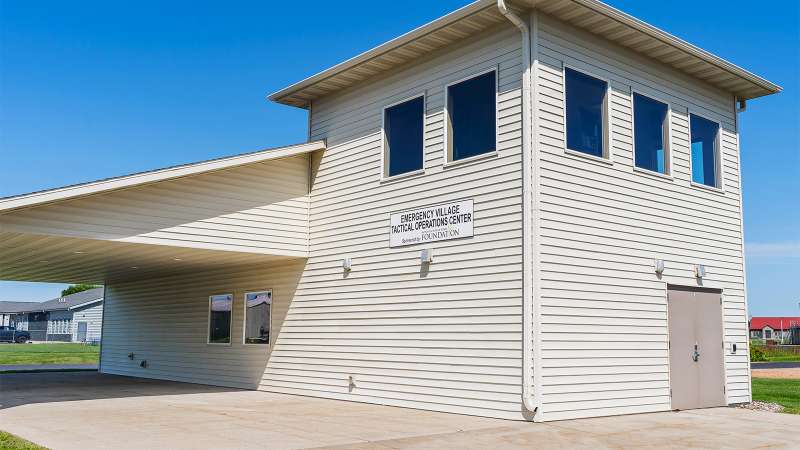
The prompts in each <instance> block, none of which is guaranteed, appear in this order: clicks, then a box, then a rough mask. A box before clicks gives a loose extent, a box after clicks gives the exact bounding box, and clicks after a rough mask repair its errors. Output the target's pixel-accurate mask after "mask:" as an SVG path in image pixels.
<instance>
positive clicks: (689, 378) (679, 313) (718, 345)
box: [667, 286, 726, 409]
mask: <svg viewBox="0 0 800 450" xmlns="http://www.w3.org/2000/svg"><path fill="white" fill-rule="evenodd" d="M721 299H722V296H721V294H720V293H719V292H709V291H703V290H698V289H692V288H681V287H673V286H670V287H669V291H668V297H667V309H668V314H669V341H670V346H669V379H670V388H671V391H672V409H694V408H708V407H712V406H724V405H725V404H726V401H725V367H724V361H723V349H722V341H723V337H722V304H721Z"/></svg>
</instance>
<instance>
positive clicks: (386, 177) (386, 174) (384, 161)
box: [253, 91, 428, 345]
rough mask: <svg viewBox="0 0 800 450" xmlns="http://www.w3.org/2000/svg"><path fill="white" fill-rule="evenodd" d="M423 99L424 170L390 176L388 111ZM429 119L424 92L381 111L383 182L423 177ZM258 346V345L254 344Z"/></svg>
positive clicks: (423, 168) (426, 98) (385, 107)
mask: <svg viewBox="0 0 800 450" xmlns="http://www.w3.org/2000/svg"><path fill="white" fill-rule="evenodd" d="M420 97H422V168H421V169H417V170H412V171H410V172H405V173H399V174H397V175H392V176H389V166H388V162H389V160H388V159H387V158H386V156H387V155H386V152H387V150H388V149H387V143H388V140H387V136H386V110H387V109H389V108H391V107H393V106H397V105H401V104H403V103H405V102H408V101H411V100H415V99H418V98H420ZM427 119H428V97H427V92H426V91H423V92H422V93H420V94H415V95H412V96H410V97H406V98H404V99H402V100H399V101H396V102H394V103H390V104H388V105H386V106H384V107H383V109H381V177H380V180H381V182H384V181H394V180H399V179H402V178H409V177H413V176H415V175H422V174H424V173H425V169H426V164H425V159H426V158H425V134H426V133H427V132H428V126H427V124H426V122H427ZM253 345H256V344H253Z"/></svg>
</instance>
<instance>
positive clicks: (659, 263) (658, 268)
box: [653, 259, 664, 275]
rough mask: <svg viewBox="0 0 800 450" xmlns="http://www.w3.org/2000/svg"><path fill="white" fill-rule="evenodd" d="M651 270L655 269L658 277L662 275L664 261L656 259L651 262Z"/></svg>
mask: <svg viewBox="0 0 800 450" xmlns="http://www.w3.org/2000/svg"><path fill="white" fill-rule="evenodd" d="M653 268H654V269H655V271H656V273H657V274H658V275H661V274H663V273H664V260H663V259H656V260H654V261H653Z"/></svg>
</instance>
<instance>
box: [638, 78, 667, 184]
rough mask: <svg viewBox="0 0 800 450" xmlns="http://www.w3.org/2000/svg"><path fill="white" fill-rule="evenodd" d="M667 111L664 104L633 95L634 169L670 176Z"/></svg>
mask: <svg viewBox="0 0 800 450" xmlns="http://www.w3.org/2000/svg"><path fill="white" fill-rule="evenodd" d="M668 114H669V107H668V106H667V104H666V103H662V102H659V101H657V100H653V99H652V98H649V97H645V96H644V95H640V94H636V93H634V94H633V136H634V146H635V148H634V153H635V154H636V167H639V168H641V169H646V170H649V171H652V172H658V173H663V174H667V173H669V170H670V168H669V151H670V149H669V119H668V117H667V115H668Z"/></svg>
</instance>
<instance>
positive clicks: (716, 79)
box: [269, 0, 781, 108]
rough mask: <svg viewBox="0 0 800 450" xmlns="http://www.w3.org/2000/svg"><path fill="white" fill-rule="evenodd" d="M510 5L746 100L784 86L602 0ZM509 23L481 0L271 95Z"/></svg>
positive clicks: (309, 89)
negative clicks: (536, 11)
mask: <svg viewBox="0 0 800 450" xmlns="http://www.w3.org/2000/svg"><path fill="white" fill-rule="evenodd" d="M509 3H513V4H514V6H516V7H518V8H536V9H539V10H540V11H542V12H544V13H546V14H549V15H552V16H554V17H556V18H558V19H560V20H562V21H564V22H567V23H570V24H572V25H574V26H577V27H579V28H583V29H586V30H587V31H589V32H592V33H594V34H597V35H599V36H602V37H603V38H605V39H608V40H610V41H612V42H615V43H617V44H620V45H622V46H625V47H628V48H630V49H632V50H634V51H637V52H639V53H642V54H644V55H646V56H648V57H650V58H653V59H655V60H657V61H660V62H662V63H664V64H667V65H669V66H672V67H674V68H676V69H678V70H681V71H683V72H685V73H687V74H689V75H691V76H694V77H696V78H699V79H701V80H704V81H706V82H708V83H710V84H712V85H715V86H717V87H719V88H721V89H724V90H726V91H728V92H731V93H733V94H735V95H736V96H738V97H740V98H745V99H750V98H755V97H760V96H764V95H769V94H774V93H777V92H780V90H781V87H780V86H777V85H775V84H773V83H771V82H769V81H767V80H765V79H763V78H761V77H759V76H757V75H755V74H753V73H750V72H748V71H747V70H745V69H742V68H741V67H738V66H736V65H734V64H732V63H730V62H728V61H726V60H724V59H722V58H720V57H718V56H715V55H713V54H711V53H709V52H707V51H705V50H703V49H701V48H698V47H696V46H694V45H692V44H689V43H688V42H686V41H684V40H682V39H679V38H677V37H675V36H673V35H671V34H669V33H667V32H665V31H662V30H660V29H658V28H656V27H654V26H652V25H650V24H647V23H645V22H643V21H641V20H639V19H637V18H635V17H633V16H631V15H629V14H626V13H624V12H622V11H620V10H618V9H615V8H612V7H610V6H608V5H606V4H605V3H602V2H600V1H598V0H513V2H509ZM505 21H506V19H505V18H504V17H503V16H502V15H501V14H500V12H499V11H498V9H497V6H496V0H478V1H476V2H474V3H471V4H469V5H467V6H465V7H463V8H461V9H458V10H456V11H454V12H452V13H450V14H447V15H446V16H443V17H441V18H439V19H436V20H434V21H433V22H430V23H428V24H426V25H424V26H422V27H419V28H417V29H415V30H413V31H411V32H409V33H406V34H404V35H402V36H400V37H398V38H396V39H393V40H391V41H389V42H386V43H384V44H382V45H379V46H378V47H375V48H373V49H372V50H369V51H367V52H364V53H362V54H360V55H358V56H356V57H354V58H351V59H349V60H347V61H344V62H342V63H340V64H338V65H336V66H333V67H331V68H329V69H326V70H324V71H322V72H320V73H318V74H316V75H314V76H311V77H309V78H306V79H305V80H302V81H299V82H297V83H295V84H292V85H291V86H289V87H286V88H284V89H281V90H280V91H277V92H275V93H273V94H271V95H270V96H269V99H270V100H273V101H275V102H278V103H283V104H286V105H292V106H297V107H301V108H306V107H308V104H309V102H310V101H311V100H314V99H316V98H320V97H323V96H325V95H328V94H331V93H333V92H336V91H338V90H341V89H345V88H347V87H350V86H353V85H355V84H357V83H358V82H360V81H363V80H365V79H368V78H370V77H372V76H375V75H377V74H379V73H382V72H386V71H388V70H390V69H392V68H394V67H397V66H399V65H402V64H405V63H408V62H409V61H411V60H414V59H416V58H419V57H421V56H423V55H425V54H428V53H430V52H433V51H435V50H437V49H440V48H442V47H444V46H446V45H449V44H452V43H454V42H457V41H459V40H462V39H465V38H467V37H469V36H471V35H474V34H476V33H479V32H481V31H484V30H486V29H488V28H490V27H492V26H494V25H497V24H499V23H504V22H505Z"/></svg>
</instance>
